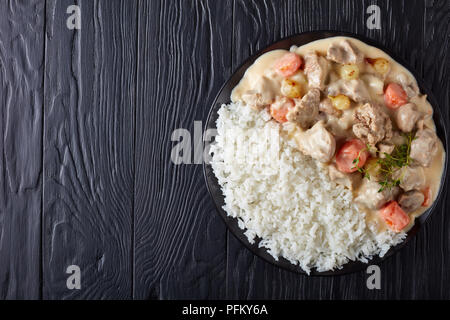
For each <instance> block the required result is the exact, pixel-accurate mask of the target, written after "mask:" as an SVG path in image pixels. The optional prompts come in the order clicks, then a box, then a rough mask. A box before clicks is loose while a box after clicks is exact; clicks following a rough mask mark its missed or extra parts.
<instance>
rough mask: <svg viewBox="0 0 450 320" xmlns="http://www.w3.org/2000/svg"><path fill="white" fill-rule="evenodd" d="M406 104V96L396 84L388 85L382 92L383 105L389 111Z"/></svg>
mask: <svg viewBox="0 0 450 320" xmlns="http://www.w3.org/2000/svg"><path fill="white" fill-rule="evenodd" d="M407 102H408V96H407V94H406V92H405V90H403V88H402V87H401V86H400V85H399V84H397V83H389V84H388V85H387V87H386V90H385V91H384V103H385V104H386V105H387V106H388V107H389V108H391V109H397V108H398V107H400V106H402V105H404V104H406V103H407Z"/></svg>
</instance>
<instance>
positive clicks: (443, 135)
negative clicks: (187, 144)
mask: <svg viewBox="0 0 450 320" xmlns="http://www.w3.org/2000/svg"><path fill="white" fill-rule="evenodd" d="M335 36H348V37H353V38H356V39H359V40H361V41H363V42H365V43H366V44H368V45H371V46H373V47H377V48H379V49H381V50H383V51H384V52H386V53H387V54H388V55H390V56H391V57H392V58H393V59H394V60H396V61H397V62H398V63H400V64H401V65H403V66H404V67H405V68H407V69H408V70H409V71H411V73H412V74H413V75H414V76H415V78H416V79H417V83H418V85H419V88H420V91H421V92H422V93H425V94H427V95H428V101H429V102H430V103H431V105H432V106H433V109H434V116H433V118H434V122H435V124H436V131H437V135H438V136H439V138H440V139H441V141H442V143H443V145H444V149H445V150H446V151H447V150H448V146H447V143H448V139H447V127H446V124H445V123H444V121H443V117H442V116H441V111H440V110H439V106H438V104H437V103H436V99H435V98H434V97H433V95H432V93H431V91H430V90H429V89H428V88H427V87H426V86H425V85H424V84H423V81H422V80H421V79H420V78H419V77H418V76H417V73H416V72H415V71H414V70H413V69H412V68H410V67H409V66H408V65H407V64H406V63H405V62H404V61H403V60H402V59H401V58H399V57H398V56H396V55H395V54H393V53H392V52H390V50H389V49H386V48H384V47H383V46H381V45H379V44H378V43H375V42H374V41H373V40H370V39H367V38H365V37H361V36H359V35H355V34H352V33H346V32H335V31H313V32H306V33H301V34H298V35H294V36H291V37H288V38H285V39H282V40H280V41H278V42H276V43H274V44H272V45H270V46H268V47H266V48H264V49H262V50H260V51H258V52H257V53H256V54H254V55H253V56H251V57H250V58H248V59H247V60H246V61H245V62H244V63H243V64H242V65H241V66H240V67H239V68H238V69H237V71H236V72H234V73H233V75H232V76H231V77H230V79H228V81H227V82H226V83H225V84H224V85H223V86H222V88H221V90H220V92H219V94H218V95H217V96H216V99H215V100H214V103H213V105H212V107H211V110H210V112H209V114H208V119H207V121H206V126H205V130H207V129H209V128H216V120H217V118H218V115H217V111H218V110H219V109H220V106H221V105H222V104H224V103H225V104H227V103H229V102H230V95H231V91H232V89H233V88H234V87H235V86H236V85H237V84H238V82H239V81H240V80H241V78H242V76H243V75H244V73H245V70H247V68H248V67H249V66H250V65H251V64H252V63H253V62H254V61H255V60H256V59H257V58H258V57H259V56H260V55H262V54H263V53H265V52H267V51H271V50H275V49H289V48H290V47H291V46H292V45H297V46H302V45H304V44H307V43H309V42H312V41H315V40H319V39H324V38H329V37H335ZM447 160H448V156H447V152H446V156H445V163H444V172H443V174H442V179H441V187H440V189H439V194H438V196H437V198H436V201H434V203H433V205H432V206H431V207H430V208H429V209H427V210H426V211H425V212H424V213H423V214H422V215H421V216H420V217H419V218H418V219H416V221H415V224H414V226H413V228H411V230H410V231H409V232H408V235H407V237H406V239H405V240H404V241H403V242H402V243H400V244H398V245H397V246H395V247H392V248H391V249H390V250H389V251H388V252H387V253H386V254H385V255H384V257H383V258H380V257H378V256H377V257H375V258H373V259H372V260H370V262H369V263H370V264H378V263H380V262H381V261H382V260H384V259H386V258H387V257H390V256H392V255H393V254H394V253H395V252H397V251H398V250H399V249H400V248H402V247H403V246H404V245H405V244H406V243H407V242H408V241H409V240H411V239H412V238H413V237H414V236H415V235H416V234H417V232H418V231H419V229H420V227H421V226H422V225H423V224H424V223H425V221H426V220H427V219H428V217H429V216H430V215H431V213H432V212H433V211H434V208H435V207H436V204H437V203H438V202H440V199H441V194H442V189H443V188H444V180H445V177H446V174H447ZM203 172H204V176H205V180H206V184H207V187H208V191H209V193H210V195H211V197H212V198H213V200H214V203H215V205H216V207H217V210H218V212H219V214H220V216H221V217H222V218H223V220H224V221H225V223H226V225H227V226H228V228H229V229H230V231H231V232H232V233H233V234H234V236H235V237H236V238H238V239H239V240H240V241H241V242H242V243H243V244H244V246H246V247H247V248H248V249H249V250H250V251H252V252H253V253H254V254H256V255H257V256H259V257H261V258H262V259H264V260H266V261H268V262H270V263H272V264H274V265H276V266H278V267H281V268H284V269H287V270H290V271H294V272H298V273H302V274H305V272H304V271H303V270H302V269H301V268H300V267H299V266H297V265H294V264H292V263H290V262H289V261H288V260H286V259H284V258H282V257H280V258H279V260H278V261H276V260H275V259H274V258H273V257H272V256H271V255H270V254H269V253H268V252H267V251H266V249H265V248H259V247H258V243H259V240H260V239H257V240H256V241H255V243H254V244H251V243H249V242H248V240H247V237H246V236H245V235H244V230H242V229H240V228H239V226H238V223H237V220H236V219H234V218H231V217H229V216H227V213H226V212H225V211H224V210H223V209H222V207H223V205H224V196H223V194H222V191H221V189H220V186H219V184H218V182H217V179H216V177H215V175H214V172H213V170H212V168H211V165H209V164H207V163H204V164H203ZM366 267H367V264H364V263H362V262H359V261H350V262H348V263H347V264H345V265H344V266H343V268H342V269H338V270H334V271H327V272H317V271H315V270H312V271H311V275H323V276H329V275H341V274H347V273H351V272H356V271H360V270H363V269H365V268H366Z"/></svg>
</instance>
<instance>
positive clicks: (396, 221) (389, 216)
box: [380, 201, 411, 232]
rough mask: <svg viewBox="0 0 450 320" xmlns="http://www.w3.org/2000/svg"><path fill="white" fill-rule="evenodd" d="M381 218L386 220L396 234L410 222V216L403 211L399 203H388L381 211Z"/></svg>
mask: <svg viewBox="0 0 450 320" xmlns="http://www.w3.org/2000/svg"><path fill="white" fill-rule="evenodd" d="M380 216H381V217H382V218H383V219H384V221H385V222H386V224H387V225H388V227H389V228H390V229H392V230H394V231H395V232H400V231H402V229H403V228H404V227H406V226H407V225H408V224H409V222H410V220H411V219H410V218H409V216H408V215H407V214H406V213H405V211H403V209H402V208H401V207H400V205H399V204H398V203H397V201H391V202H388V203H387V204H386V205H385V206H384V207H383V208H381V209H380Z"/></svg>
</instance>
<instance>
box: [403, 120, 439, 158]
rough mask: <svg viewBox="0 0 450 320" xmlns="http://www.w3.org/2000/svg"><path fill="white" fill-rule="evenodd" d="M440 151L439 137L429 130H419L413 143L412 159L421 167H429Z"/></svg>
mask: <svg viewBox="0 0 450 320" xmlns="http://www.w3.org/2000/svg"><path fill="white" fill-rule="evenodd" d="M437 150H438V137H437V136H436V133H435V132H434V131H433V130H431V129H428V128H425V129H423V130H419V131H417V133H416V136H415V138H414V140H413V141H412V143H411V153H410V156H411V159H413V160H414V161H416V162H417V163H419V164H420V165H421V166H424V167H429V166H430V164H431V161H432V160H433V157H434V156H435V155H436V152H437Z"/></svg>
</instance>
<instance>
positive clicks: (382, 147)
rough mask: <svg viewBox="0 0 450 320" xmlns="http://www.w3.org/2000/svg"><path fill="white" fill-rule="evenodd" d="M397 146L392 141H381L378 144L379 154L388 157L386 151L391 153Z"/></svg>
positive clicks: (381, 156)
mask: <svg viewBox="0 0 450 320" xmlns="http://www.w3.org/2000/svg"><path fill="white" fill-rule="evenodd" d="M394 149H395V146H394V145H393V144H390V143H379V144H378V154H379V156H380V158H386V153H387V154H391V153H392V151H394Z"/></svg>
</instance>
